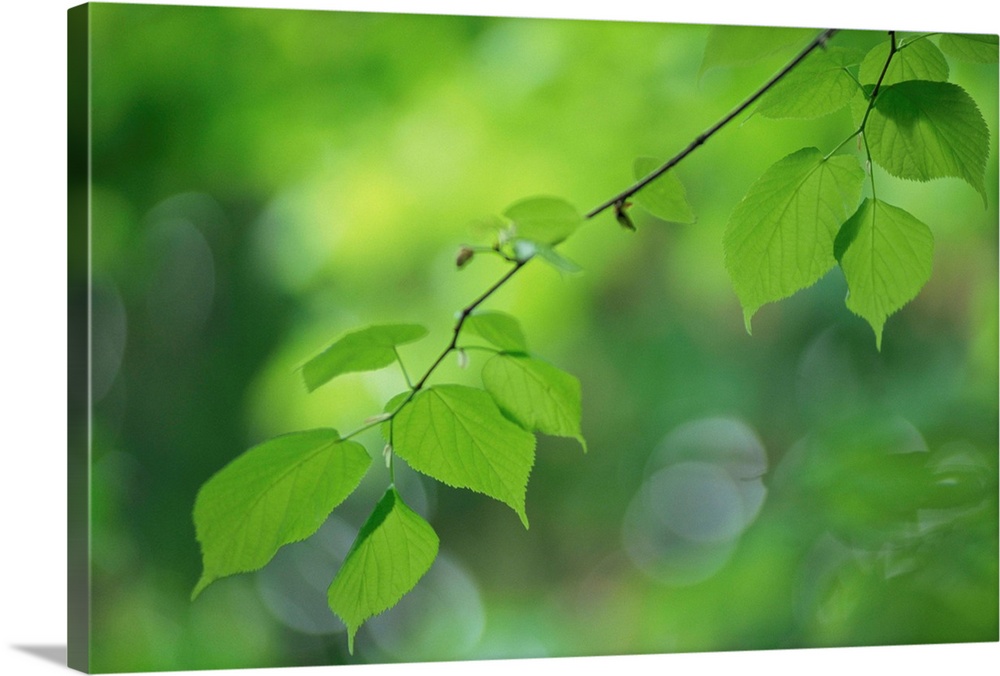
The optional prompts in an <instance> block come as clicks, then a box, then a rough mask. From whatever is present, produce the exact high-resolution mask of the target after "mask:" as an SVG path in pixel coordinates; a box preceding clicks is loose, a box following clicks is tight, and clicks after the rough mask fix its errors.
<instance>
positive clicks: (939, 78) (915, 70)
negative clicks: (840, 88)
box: [858, 38, 948, 87]
mask: <svg viewBox="0 0 1000 676" xmlns="http://www.w3.org/2000/svg"><path fill="white" fill-rule="evenodd" d="M889 48H890V42H889V41H888V40H886V41H885V42H882V43H880V44H878V45H875V46H874V47H873V48H872V49H871V51H869V52H868V54H866V55H865V58H864V59H863V60H862V61H861V67H860V68H859V69H858V79H859V80H860V81H861V84H866V85H868V84H870V85H873V84H875V83H876V82H878V76H879V75H881V74H882V69H883V68H885V59H886V57H887V56H888V55H889ZM947 79H948V62H947V61H946V60H945V58H944V54H942V53H941V50H940V49H938V48H937V47H936V46H935V45H934V43H933V42H931V41H930V40H928V39H926V38H920V39H917V40H913V41H911V42H907V43H906V44H904V45H902V46H901V47H900V48H899V50H898V51H897V52H896V53H895V54H893V55H892V61H891V62H890V63H889V68H888V69H887V70H886V72H885V77H884V78H883V79H882V86H883V87H887V86H889V85H893V84H896V83H897V82H903V81H905V80H931V81H934V82H944V81H945V80H947Z"/></svg>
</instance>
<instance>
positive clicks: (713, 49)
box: [699, 26, 816, 74]
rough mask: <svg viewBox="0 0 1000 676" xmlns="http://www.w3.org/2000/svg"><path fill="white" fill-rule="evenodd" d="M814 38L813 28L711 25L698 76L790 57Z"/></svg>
mask: <svg viewBox="0 0 1000 676" xmlns="http://www.w3.org/2000/svg"><path fill="white" fill-rule="evenodd" d="M815 36H816V31H815V30H813V29H811V28H771V27H762V26H712V27H711V29H709V31H708V40H707V41H706V43H705V56H704V58H703V60H702V62H701V70H700V71H699V74H704V73H705V72H707V71H709V70H711V69H712V68H718V67H720V66H743V65H747V64H750V63H754V62H755V61H759V60H761V59H763V58H766V57H768V56H772V55H776V54H784V53H789V54H790V53H791V52H792V51H793V50H794V48H796V47H800V46H805V44H806V43H807V42H808V41H809V40H811V39H812V38H814V37H815Z"/></svg>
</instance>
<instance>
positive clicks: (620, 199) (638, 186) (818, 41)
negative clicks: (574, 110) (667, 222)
mask: <svg viewBox="0 0 1000 676" xmlns="http://www.w3.org/2000/svg"><path fill="white" fill-rule="evenodd" d="M836 32H837V29H836V28H828V29H827V30H825V31H823V32H822V33H820V34H819V35H817V36H816V37H815V39H813V41H812V42H810V43H809V44H808V45H807V46H806V48H805V49H803V50H802V51H801V52H800V53H799V55H798V56H796V57H795V58H794V59H792V60H791V61H789V62H788V65H786V66H785V67H784V68H782V69H781V70H780V71H778V73H777V74H776V75H775V76H774V77H772V78H771V79H770V80H768V81H767V82H765V83H764V84H763V85H762V86H761V88H760V89H758V90H757V91H756V92H754V93H753V95H751V96H750V98H748V99H747V100H746V101H744V102H743V103H741V104H740V105H738V106H737V107H736V108H734V109H733V110H732V111H731V112H730V113H729V114H728V115H726V116H725V117H724V118H722V119H721V120H719V121H718V122H716V123H715V124H714V125H713V126H712V127H711V128H709V129H708V130H707V131H705V132H703V133H701V134H700V135H699V136H698V137H697V138H695V140H693V141H692V142H691V143H690V144H689V145H688V147H687V148H685V149H684V150H682V151H681V152H679V153H677V154H676V155H674V156H673V157H671V158H670V159H669V160H667V161H666V162H665V163H663V164H662V165H661V166H660V167H659V168H658V169H656V170H655V171H654V172H653V173H651V174H649V175H648V176H646V177H645V178H643V179H641V180H640V181H639V182H637V183H635V184H634V185H632V186H631V187H629V188H627V189H625V190H623V191H622V192H620V193H618V194H617V195H615V196H614V197H612V198H611V199H609V200H608V201H606V202H604V203H603V204H601V205H600V206H597V207H595V208H593V209H591V210H590V211H589V212H587V215H586V216H585V218H593V217H594V216H596V215H597V214H599V213H601V212H602V211H604V210H605V209H608V208H610V207H612V206H614V205H616V204H622V203H624V202H625V200H627V199H628V198H629V197H631V196H632V195H634V194H636V193H637V192H639V191H640V190H642V189H643V188H645V187H646V186H647V185H649V184H650V183H652V182H653V181H655V180H656V179H658V178H659V177H660V176H662V175H663V174H665V173H667V172H668V171H670V170H671V169H672V168H673V167H674V166H675V165H677V164H678V163H679V162H680V161H681V160H683V159H684V158H685V157H687V156H688V155H690V154H691V153H693V152H694V151H695V149H696V148H697V147H698V146H700V145H701V144H702V143H704V142H705V141H707V140H708V139H709V138H710V137H711V136H712V135H714V134H715V132H717V131H719V130H720V129H722V128H723V127H725V126H726V125H727V124H729V123H730V122H732V121H733V119H734V118H735V117H736V116H737V115H739V114H740V113H742V112H743V111H744V110H746V109H747V108H749V107H750V106H751V105H753V103H754V101H756V100H757V99H759V98H760V97H761V96H763V95H764V94H765V93H767V91H768V90H769V89H770V88H771V87H773V86H774V85H775V84H777V83H778V81H779V80H780V79H781V78H783V77H785V76H786V75H788V74H789V73H790V72H792V70H794V68H795V67H796V66H798V65H799V64H800V63H801V62H802V60H803V59H805V58H806V57H807V56H809V54H810V53H812V51H813V50H814V49H816V48H817V47H822V46H824V45H826V42H827V40H829V39H830V38H831V37H832V36H833V34H834V33H836Z"/></svg>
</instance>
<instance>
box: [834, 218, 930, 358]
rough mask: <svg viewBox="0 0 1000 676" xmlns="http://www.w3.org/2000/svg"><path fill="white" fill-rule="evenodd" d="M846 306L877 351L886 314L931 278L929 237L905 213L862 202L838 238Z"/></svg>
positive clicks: (928, 233) (891, 311)
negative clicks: (869, 333) (868, 331)
mask: <svg viewBox="0 0 1000 676" xmlns="http://www.w3.org/2000/svg"><path fill="white" fill-rule="evenodd" d="M836 255H837V259H838V260H839V261H840V267H841V269H842V270H843V271H844V277H845V278H846V279H847V287H848V296H847V307H848V308H849V309H850V310H851V311H852V312H854V313H855V314H857V315H860V316H861V317H863V318H865V319H866V320H867V321H868V323H869V324H871V327H872V329H873V330H874V331H875V342H876V344H877V346H878V347H879V348H880V349H881V346H882V327H883V326H884V324H885V320H886V318H887V317H889V315H891V314H892V313H893V312H895V311H896V310H898V309H899V308H901V307H903V306H904V305H905V304H906V303H908V302H909V301H910V300H911V299H913V298H914V297H915V296H916V295H917V293H918V292H919V291H920V289H921V288H922V287H923V285H924V284H925V283H926V282H927V280H928V279H929V278H930V275H931V263H932V260H933V255H934V236H933V235H932V234H931V231H930V229H929V228H928V227H927V226H926V225H924V224H923V223H922V222H920V221H918V220H917V219H916V218H914V217H913V216H912V215H910V214H909V213H908V212H906V211H904V210H903V209H900V208H898V207H895V206H892V205H891V204H886V203H885V202H882V201H877V200H875V201H873V200H871V199H867V198H866V199H865V201H864V202H862V203H861V206H860V207H859V208H858V210H857V212H856V213H855V214H854V215H853V216H851V218H850V219H849V220H848V221H847V222H846V223H844V227H843V228H842V229H841V231H840V233H839V234H838V235H837V241H836Z"/></svg>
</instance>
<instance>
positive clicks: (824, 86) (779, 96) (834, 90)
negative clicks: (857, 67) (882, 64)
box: [757, 47, 859, 119]
mask: <svg viewBox="0 0 1000 676" xmlns="http://www.w3.org/2000/svg"><path fill="white" fill-rule="evenodd" d="M856 56H857V52H855V51H854V50H847V49H842V48H837V47H831V48H829V49H826V50H817V51H814V52H813V53H812V54H810V55H809V56H808V57H806V59H805V61H803V62H802V63H801V64H799V66H798V67H796V68H795V70H793V71H792V72H791V73H789V74H788V75H786V76H785V77H784V78H782V79H781V80H780V81H779V82H778V84H776V85H775V86H774V87H773V88H772V89H771V90H770V91H769V92H768V93H767V94H765V95H764V97H763V98H762V99H761V102H760V105H759V106H758V107H757V112H759V113H760V114H761V115H763V116H764V117H770V118H804V119H812V118H816V117H821V116H823V115H827V114H829V113H833V112H836V111H838V110H840V109H841V108H843V107H844V106H846V105H847V104H849V103H850V102H851V98H852V97H853V96H854V95H855V94H856V93H857V92H858V91H859V87H858V83H857V82H856V81H855V80H854V78H853V77H852V76H851V74H850V73H849V72H848V71H847V67H848V66H851V65H853V64H855V63H857V61H856Z"/></svg>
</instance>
